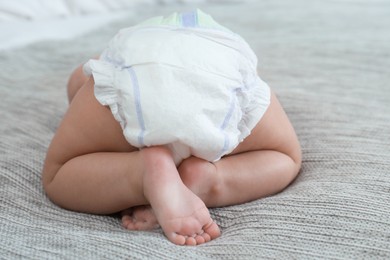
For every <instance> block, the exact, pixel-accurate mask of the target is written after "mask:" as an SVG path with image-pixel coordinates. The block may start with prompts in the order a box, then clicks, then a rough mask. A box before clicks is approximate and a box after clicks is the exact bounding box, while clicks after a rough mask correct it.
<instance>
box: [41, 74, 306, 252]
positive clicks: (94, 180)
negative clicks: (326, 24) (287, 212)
mask: <svg viewBox="0 0 390 260" xmlns="http://www.w3.org/2000/svg"><path fill="white" fill-rule="evenodd" d="M93 92H94V80H93V78H92V77H90V78H88V77H86V76H85V75H84V74H83V73H82V69H81V67H79V68H78V69H76V70H75V71H74V73H73V74H72V75H71V77H70V79H69V83H68V97H69V101H70V106H69V109H68V111H67V112H66V114H65V116H64V118H63V120H62V122H61V124H60V126H59V127H58V129H57V132H56V133H55V135H54V137H53V140H52V142H51V144H50V146H49V149H48V152H47V156H46V160H45V165H44V168H43V175H42V180H43V185H44V188H45V191H46V193H47V195H48V197H49V198H50V199H51V200H52V201H53V202H54V203H55V204H57V205H58V206H61V207H63V208H66V209H69V210H74V211H79V212H87V213H92V214H113V213H117V212H122V225H123V226H124V227H125V228H127V229H130V230H149V229H153V228H155V227H158V226H160V227H161V228H162V230H163V231H164V234H165V235H166V237H167V238H168V239H169V240H170V241H171V242H172V243H174V244H177V245H199V244H203V243H205V242H208V241H210V240H213V239H216V238H217V237H219V236H220V234H221V231H220V228H219V227H218V225H217V223H216V222H215V221H213V219H212V218H211V216H210V212H209V210H208V208H210V207H221V206H228V205H236V204H241V203H245V202H248V201H252V200H256V199H260V198H263V197H265V196H269V195H272V194H275V193H277V192H280V191H282V190H283V189H284V188H285V187H287V186H288V185H289V184H290V183H291V182H292V181H293V180H294V178H295V177H296V176H297V174H298V172H299V169H300V165H301V151H300V145H299V142H298V139H297V137H296V134H295V132H294V129H293V127H292V125H291V123H290V122H289V120H288V118H287V116H286V114H285V112H284V111H283V108H282V106H281V105H280V103H279V101H278V100H277V98H276V96H275V94H274V93H272V94H271V104H270V106H269V108H268V109H267V111H266V113H265V114H264V116H263V117H262V119H261V120H260V121H259V122H258V124H257V125H256V127H255V128H254V129H253V130H252V133H251V134H250V135H249V136H248V137H247V138H246V139H245V140H244V141H243V142H242V143H240V144H239V145H238V146H237V147H236V149H235V150H234V151H233V152H232V153H230V154H229V155H227V156H225V157H223V158H222V159H221V160H219V161H217V162H214V163H211V162H208V161H205V160H202V159H199V158H196V157H190V158H187V159H185V160H184V161H183V162H182V163H181V164H180V165H179V166H178V167H176V165H175V163H174V161H173V158H172V157H173V156H172V154H171V151H170V150H169V149H167V148H166V147H165V146H152V147H147V148H143V149H138V148H136V147H133V146H131V145H130V144H129V143H128V142H127V141H126V139H125V138H124V136H123V133H122V129H121V127H120V125H119V123H118V122H117V121H116V120H115V119H114V117H113V115H112V113H111V111H110V109H109V108H108V107H105V106H102V105H101V104H100V103H99V102H98V101H97V100H96V98H95V96H94V93H93Z"/></svg>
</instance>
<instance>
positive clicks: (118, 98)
mask: <svg viewBox="0 0 390 260" xmlns="http://www.w3.org/2000/svg"><path fill="white" fill-rule="evenodd" d="M256 68H257V58H256V55H255V54H254V53H253V51H252V50H251V49H250V47H249V46H248V44H247V43H246V42H245V41H244V40H243V39H242V38H241V37H240V36H238V35H237V34H235V33H233V32H231V31H229V30H228V29H226V28H224V27H222V26H220V25H219V24H217V23H216V22H215V21H214V20H213V19H212V18H211V17H210V16H209V15H206V14H204V13H203V12H201V11H199V10H197V11H195V12H190V13H184V14H177V13H175V14H173V15H171V16H169V17H167V18H163V17H156V18H152V19H150V20H148V21H146V22H144V23H142V24H139V25H137V26H134V27H130V28H125V29H122V30H120V31H119V33H118V34H117V35H116V36H115V37H114V38H113V39H112V40H111V41H110V43H109V46H108V48H107V49H105V50H104V51H103V53H102V54H101V56H100V58H99V60H89V61H88V62H87V63H86V64H85V65H84V71H85V73H86V74H87V75H91V74H92V75H93V78H94V81H95V96H96V98H97V100H98V101H99V102H100V103H101V104H102V105H105V106H109V107H110V109H111V112H112V114H113V115H114V117H115V119H116V120H117V121H118V122H119V123H120V125H121V126H122V129H123V134H124V136H125V138H126V140H127V141H128V142H129V143H130V144H131V145H133V146H135V147H139V148H142V147H147V146H154V145H167V146H168V147H169V148H170V149H171V150H172V151H173V154H174V156H175V162H176V164H179V163H180V162H181V161H182V160H183V159H185V158H187V157H189V156H191V155H194V156H197V157H199V158H202V159H205V160H208V161H217V160H219V159H220V158H221V157H222V156H223V155H225V154H228V153H230V152H231V151H232V150H233V149H234V148H235V147H237V145H238V144H239V143H240V142H241V141H242V140H243V139H244V138H245V137H247V136H248V135H249V134H250V131H251V130H252V129H253V128H254V127H255V125H256V124H257V122H258V121H259V120H260V118H261V117H262V116H263V114H264V113H265V111H266V109H267V108H268V106H269V103H270V89H269V87H268V85H267V84H266V83H265V82H263V81H262V80H261V79H260V78H259V77H258V76H257V72H256Z"/></svg>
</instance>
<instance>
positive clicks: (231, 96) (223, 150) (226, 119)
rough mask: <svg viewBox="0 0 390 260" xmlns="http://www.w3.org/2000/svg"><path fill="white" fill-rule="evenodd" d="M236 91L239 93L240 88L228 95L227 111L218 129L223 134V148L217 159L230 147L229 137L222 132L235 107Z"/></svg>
mask: <svg viewBox="0 0 390 260" xmlns="http://www.w3.org/2000/svg"><path fill="white" fill-rule="evenodd" d="M238 91H241V88H236V89H233V90H232V92H231V95H230V104H229V109H228V111H227V113H226V116H225V118H224V120H223V122H222V125H221V126H220V128H219V129H220V130H221V132H222V133H223V135H224V138H225V140H224V143H223V147H222V149H221V152H220V154H219V156H218V157H221V156H223V155H224V154H225V153H226V151H227V150H228V149H229V146H230V140H229V136H228V135H227V133H226V132H225V131H224V130H225V128H226V127H227V126H228V124H229V121H230V119H231V118H232V116H233V112H234V108H235V105H236V99H235V98H234V97H235V96H236V93H237V92H238Z"/></svg>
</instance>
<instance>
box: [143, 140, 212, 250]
mask: <svg viewBox="0 0 390 260" xmlns="http://www.w3.org/2000/svg"><path fill="white" fill-rule="evenodd" d="M142 151H143V159H144V162H145V173H144V193H145V196H146V197H147V198H148V200H149V202H150V204H151V206H152V208H153V210H154V212H155V214H156V217H157V220H158V222H159V223H160V225H161V227H162V229H163V231H164V233H165V235H166V236H167V237H168V239H169V240H170V241H171V242H173V243H174V244H177V245H197V244H202V243H204V242H208V241H210V240H212V239H214V238H216V237H218V236H219V235H220V230H219V227H218V226H217V224H216V223H215V222H213V220H212V219H211V217H210V214H209V211H208V209H207V208H206V206H205V204H204V203H203V201H202V200H201V199H200V198H199V197H197V196H196V195H195V194H194V193H193V192H192V191H191V190H189V189H188V188H187V187H186V186H185V185H184V184H183V182H182V181H181V179H180V176H179V174H178V172H177V169H176V166H175V164H174V162H173V159H172V155H171V153H170V151H169V150H167V149H166V148H164V147H152V148H146V149H144V150H142Z"/></svg>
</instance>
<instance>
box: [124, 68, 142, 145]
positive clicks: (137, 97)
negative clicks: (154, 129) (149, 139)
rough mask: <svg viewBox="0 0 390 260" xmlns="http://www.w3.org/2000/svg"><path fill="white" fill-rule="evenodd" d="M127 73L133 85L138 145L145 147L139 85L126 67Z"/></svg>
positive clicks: (135, 77)
mask: <svg viewBox="0 0 390 260" xmlns="http://www.w3.org/2000/svg"><path fill="white" fill-rule="evenodd" d="M127 71H128V72H129V74H130V78H131V81H132V83H133V93H134V101H135V111H136V113H137V119H138V124H139V127H140V128H141V131H140V132H139V134H138V144H139V145H140V146H145V143H144V135H145V122H144V117H143V115H142V107H141V93H140V91H139V84H138V80H137V75H136V74H135V71H134V70H133V68H132V67H127Z"/></svg>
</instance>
